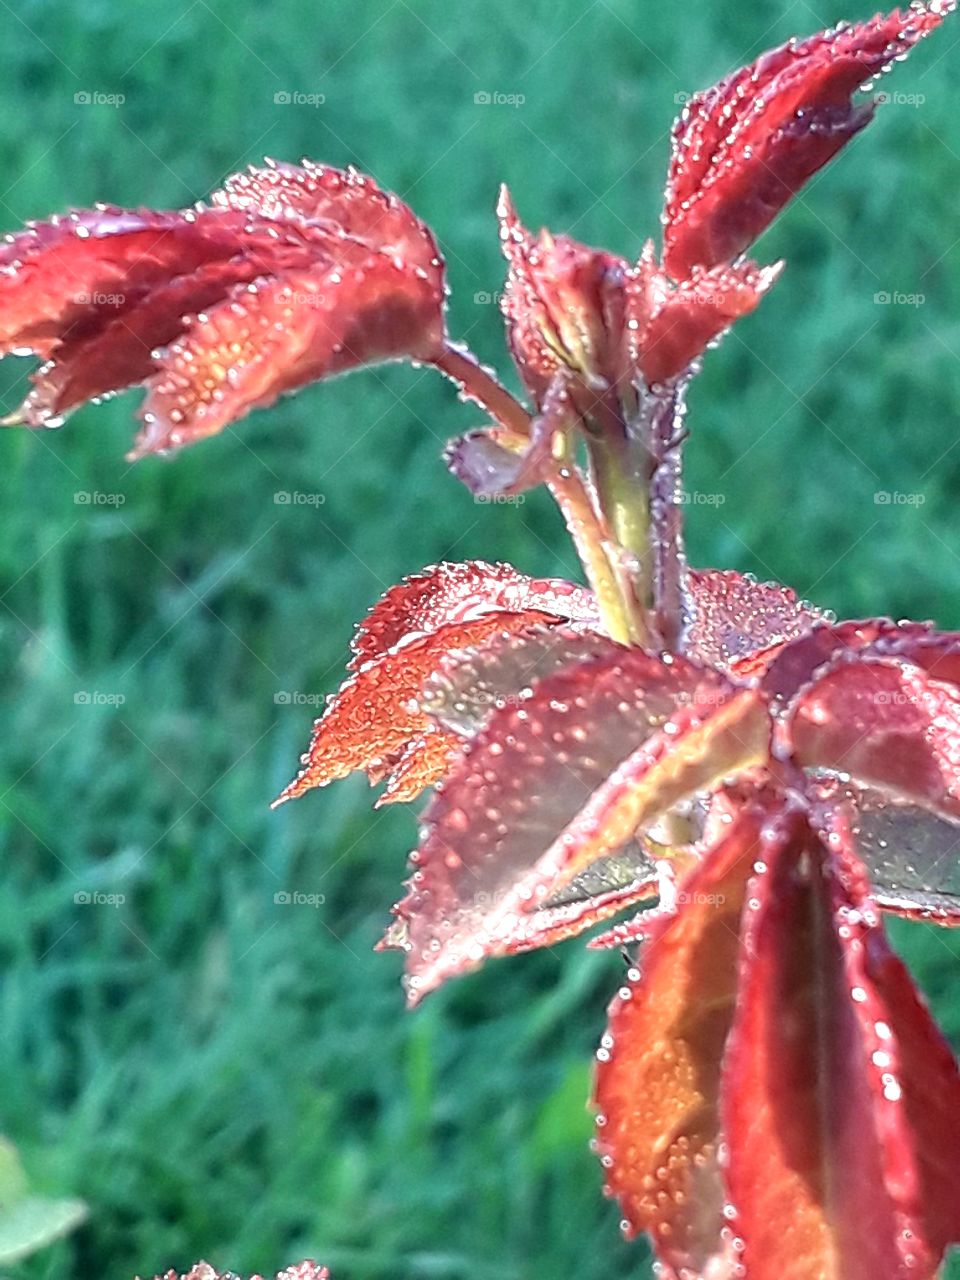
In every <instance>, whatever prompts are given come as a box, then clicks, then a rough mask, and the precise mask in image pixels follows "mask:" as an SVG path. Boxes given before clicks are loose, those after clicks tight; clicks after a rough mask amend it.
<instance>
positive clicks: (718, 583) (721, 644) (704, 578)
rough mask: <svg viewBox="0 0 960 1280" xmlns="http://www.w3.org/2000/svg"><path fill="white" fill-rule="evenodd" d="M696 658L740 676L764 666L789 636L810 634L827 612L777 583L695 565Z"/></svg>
mask: <svg viewBox="0 0 960 1280" xmlns="http://www.w3.org/2000/svg"><path fill="white" fill-rule="evenodd" d="M688 584H689V589H690V593H691V595H692V598H693V622H692V624H691V626H690V631H689V635H688V637H687V640H688V645H689V652H690V654H691V656H692V657H694V658H696V659H697V660H698V661H700V662H703V663H705V664H706V665H707V666H711V667H720V668H721V669H726V670H732V671H733V672H734V673H735V674H737V675H739V676H746V675H751V674H753V673H754V668H755V667H757V668H762V666H765V665H766V663H767V662H768V661H769V660H770V659H771V658H772V656H773V654H774V653H775V652H776V651H777V650H778V649H779V648H780V646H782V645H783V644H784V643H785V642H786V641H788V640H795V639H797V637H799V636H802V635H805V634H806V633H807V632H809V631H810V629H811V628H812V627H814V626H815V625H816V624H817V623H818V622H820V621H822V620H823V619H824V618H825V617H826V615H825V614H823V613H821V612H820V610H819V609H816V608H814V606H813V605H810V604H807V603H806V602H804V601H802V600H798V599H797V595H796V592H794V591H791V590H790V588H789V587H782V586H780V584H779V583H776V582H757V581H756V579H755V578H752V577H750V575H749V574H742V573H735V572H734V571H733V570H730V569H727V570H722V569H699V570H697V569H695V570H692V571H691V573H690V575H689V579H688Z"/></svg>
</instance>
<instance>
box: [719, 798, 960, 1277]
mask: <svg viewBox="0 0 960 1280" xmlns="http://www.w3.org/2000/svg"><path fill="white" fill-rule="evenodd" d="M781 823H786V824H788V830H789V833H790V838H789V840H788V841H787V842H785V843H783V844H782V845H781V846H780V847H779V849H777V850H775V851H772V852H771V854H770V855H768V856H767V857H766V858H765V859H764V864H763V866H762V867H760V868H758V873H757V875H756V877H755V878H754V880H753V881H752V882H751V885H750V888H749V895H748V897H749V902H748V907H747V911H746V913H745V918H744V938H743V946H742V952H741V955H742V960H741V974H740V994H739V997H738V1001H737V1014H736V1019H735V1022H734V1026H733V1029H732V1031H731V1034H730V1039H729V1043H728V1047H727V1052H726V1056H725V1060H724V1068H723V1085H722V1094H723V1105H722V1119H723V1126H724V1132H725V1135H726V1140H727V1148H728V1152H729V1157H728V1165H727V1180H728V1186H729V1190H730V1195H731V1199H732V1202H733V1205H734V1206H735V1209H736V1213H735V1216H733V1217H732V1225H733V1228H734V1230H735V1231H736V1233H737V1235H738V1236H739V1238H740V1240H741V1242H742V1250H743V1265H744V1267H745V1270H746V1272H747V1274H748V1275H749V1276H750V1277H751V1280H784V1278H785V1277H790V1280H820V1278H821V1277H824V1276H836V1277H838V1280H839V1278H840V1277H843V1280H908V1277H917V1280H932V1277H933V1275H934V1272H935V1271H936V1268H937V1265H938V1262H939V1257H940V1253H941V1252H942V1249H943V1247H944V1245H945V1243H946V1242H947V1241H948V1240H951V1239H955V1238H956V1235H957V1232H958V1228H960V1214H958V1207H960V1205H958V1190H957V1188H958V1186H960V1178H958V1160H960V1124H958V1116H960V1082H958V1079H957V1073H956V1067H955V1065H954V1064H953V1061H952V1058H951V1056H950V1054H949V1052H948V1051H947V1050H946V1048H945V1046H944V1045H943V1043H942V1040H941V1039H940V1037H939V1035H938V1033H937V1032H936V1029H935V1028H934V1027H933V1025H932V1023H931V1022H930V1019H929V1015H928V1014H927V1013H926V1011H925V1010H924V1009H923V1008H922V1005H921V1004H920V1003H919V1001H918V999H917V997H916V994H915V992H914V991H913V989H912V985H911V984H910V983H909V979H908V978H907V977H906V975H905V972H904V970H903V969H902V966H900V964H899V961H897V960H896V959H895V958H894V957H893V956H892V955H891V953H890V952H889V950H888V948H887V945H886V941H885V939H884V936H883V931H882V929H881V927H880V925H879V922H878V921H879V917H878V915H877V912H876V909H875V908H874V907H873V904H872V903H871V902H870V900H869V898H868V897H867V896H866V892H865V878H864V875H863V872H862V868H860V867H859V866H858V865H857V864H856V862H855V859H853V857H852V855H851V854H850V852H849V848H847V849H845V848H844V847H843V845H844V842H843V837H842V834H841V832H840V831H839V830H834V831H833V832H832V833H831V835H830V847H831V848H832V849H833V850H834V852H833V853H832V854H831V853H830V852H828V848H827V846H826V845H824V844H823V842H822V841H821V839H820V838H819V837H818V836H817V834H816V833H815V832H814V831H813V830H812V829H811V828H810V826H809V825H808V823H807V819H806V817H805V815H804V814H802V813H801V812H799V811H796V812H795V813H794V814H793V815H792V816H791V817H786V816H785V817H784V818H783V819H781ZM925 1113H926V1114H925Z"/></svg>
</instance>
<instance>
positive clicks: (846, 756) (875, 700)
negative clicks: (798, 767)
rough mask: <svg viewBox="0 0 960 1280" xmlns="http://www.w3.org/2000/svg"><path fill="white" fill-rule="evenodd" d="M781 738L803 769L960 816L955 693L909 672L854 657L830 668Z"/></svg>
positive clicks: (797, 705)
mask: <svg viewBox="0 0 960 1280" xmlns="http://www.w3.org/2000/svg"><path fill="white" fill-rule="evenodd" d="M783 738H784V744H785V746H786V747H788V748H789V750H791V751H792V752H794V753H795V755H796V758H797V760H798V762H799V763H800V764H802V765H804V766H807V767H814V768H824V769H833V770H836V771H838V772H840V773H846V774H850V775H851V776H852V777H854V778H855V779H857V780H858V781H860V782H865V783H867V784H869V785H871V786H876V787H880V788H881V789H883V790H884V791H887V792H890V793H892V794H893V795H895V796H899V797H900V798H902V799H905V800H910V801H913V802H915V803H919V804H923V805H926V806H928V807H929V808H931V809H933V810H934V811H936V812H939V813H942V814H944V815H946V816H947V817H960V692H958V691H957V690H955V689H952V688H951V687H949V686H948V685H945V684H940V683H938V682H937V681H935V680H932V679H931V678H930V677H929V676H927V675H925V674H924V673H923V672H922V671H920V670H919V669H918V668H916V667H910V666H905V665H903V664H902V663H894V662H892V661H888V660H883V659H880V658H877V659H867V658H861V659H859V660H857V661H855V662H848V663H845V664H843V665H841V666H838V667H836V668H834V669H833V670H829V671H828V672H827V673H826V674H825V675H822V676H820V678H819V679H817V680H816V681H814V683H813V684H811V685H809V686H808V687H807V688H806V689H804V690H803V691H802V692H801V693H800V694H799V695H798V697H797V698H796V700H795V702H794V704H793V707H792V709H791V713H790V716H789V719H788V721H787V722H786V725H785V727H784V732H783Z"/></svg>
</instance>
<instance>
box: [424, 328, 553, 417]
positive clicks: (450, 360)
mask: <svg viewBox="0 0 960 1280" xmlns="http://www.w3.org/2000/svg"><path fill="white" fill-rule="evenodd" d="M432 363H433V364H434V365H436V367H437V368H438V369H439V370H440V371H441V373H445V374H446V375H447V377H448V378H450V379H451V381H453V382H455V383H456V384H457V386H458V387H459V388H460V395H461V396H462V397H463V399H464V400H472V401H473V403H474V404H478V405H480V407H481V408H482V409H485V410H486V411H487V413H489V414H491V415H492V416H493V417H494V418H496V420H497V422H499V423H500V425H501V426H503V427H506V429H507V430H508V431H513V432H515V433H516V434H517V435H519V436H526V435H529V433H530V414H529V413H528V412H527V410H526V409H525V408H524V407H523V405H522V404H521V403H520V401H519V400H517V399H516V397H515V396H513V395H511V394H510V392H509V391H508V390H507V389H506V387H505V386H503V384H502V383H501V382H499V381H498V379H497V377H496V374H494V372H493V370H492V369H488V368H487V367H486V366H485V365H482V364H481V363H480V361H479V360H478V359H477V358H476V356H475V355H474V354H473V352H472V351H469V350H468V349H467V348H466V347H461V346H454V345H453V344H452V343H447V345H446V346H445V347H444V349H443V351H442V352H441V353H440V355H439V356H437V357H436V358H435V359H434V360H433V362H432Z"/></svg>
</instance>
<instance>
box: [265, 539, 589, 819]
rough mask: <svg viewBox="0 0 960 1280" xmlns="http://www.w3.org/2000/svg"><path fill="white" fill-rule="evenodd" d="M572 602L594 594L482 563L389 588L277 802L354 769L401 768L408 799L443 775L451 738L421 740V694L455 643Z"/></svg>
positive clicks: (579, 604) (537, 619)
mask: <svg viewBox="0 0 960 1280" xmlns="http://www.w3.org/2000/svg"><path fill="white" fill-rule="evenodd" d="M565 604H569V607H570V608H572V609H573V610H574V611H576V610H578V609H581V608H582V609H589V607H590V605H589V595H588V593H585V592H583V591H581V590H579V589H578V588H576V587H574V586H572V584H570V583H566V582H559V583H554V582H551V581H548V580H539V581H538V580H537V579H533V578H524V577H523V575H522V574H519V573H517V572H516V570H514V569H511V568H510V567H509V566H508V565H486V564H483V563H481V562H474V563H471V564H466V565H439V566H437V567H436V568H434V569H428V570H427V571H426V572H425V573H423V574H420V575H418V576H417V577H414V578H410V579H408V580H407V581H406V582H404V583H401V584H400V585H399V586H397V587H394V588H392V590H390V591H388V592H387V593H386V595H385V596H384V597H383V598H382V599H381V601H380V602H379V604H377V605H376V606H375V607H374V609H373V610H372V612H371V613H370V615H369V616H368V617H367V619H366V620H365V622H364V623H363V624H361V626H360V629H359V631H358V633H357V636H356V638H355V640H354V654H355V656H354V659H353V663H352V666H353V669H354V674H353V675H352V676H351V677H350V679H349V680H347V682H346V683H345V684H344V685H343V686H342V688H341V689H340V691H339V693H337V694H336V696H335V697H334V698H333V699H332V700H331V701H330V703H329V705H328V707H327V710H326V712H325V713H324V715H323V716H322V717H321V718H320V719H319V720H318V721H317V722H316V725H315V726H314V734H313V741H312V742H311V744H310V749H309V751H308V752H307V755H306V756H305V757H304V758H303V759H304V766H305V767H304V768H303V769H302V770H301V771H300V774H299V775H298V777H297V778H296V780H295V781H294V782H292V783H291V784H290V785H289V786H288V787H287V788H286V789H285V791H284V792H283V793H282V795H281V796H280V797H279V801H278V803H279V802H280V801H283V800H289V799H292V798H293V797H294V796H299V795H302V794H303V792H305V791H308V790H309V789H310V788H311V787H322V786H326V785H327V783H329V782H333V781H334V780H335V779H337V778H343V777H346V775H347V774H348V773H351V772H353V771H354V770H355V769H361V770H363V771H365V772H366V773H367V774H368V775H370V777H371V781H373V780H377V779H379V778H381V777H383V776H384V775H385V774H386V773H388V772H389V771H390V770H391V769H396V770H398V771H399V772H398V774H395V775H394V777H393V779H392V781H391V783H390V785H389V787H388V791H387V794H386V796H385V797H384V798H385V800H387V801H389V800H398V799H411V798H412V797H413V795H415V794H417V793H418V792H419V790H420V789H421V788H422V787H423V786H427V785H430V784H431V783H432V782H435V781H437V779H438V776H439V775H438V770H439V768H440V767H441V764H442V763H445V762H446V760H447V758H448V755H449V752H448V751H447V750H446V747H450V745H451V741H450V739H446V742H445V743H443V742H440V741H438V740H437V739H436V738H435V737H431V738H429V739H428V740H426V741H423V739H424V735H425V734H428V733H429V732H430V731H431V729H432V727H433V726H432V725H431V722H430V720H429V718H428V717H427V716H426V715H425V714H424V713H423V712H422V711H421V710H420V709H419V707H418V706H417V705H416V701H415V700H416V699H417V697H418V695H419V693H420V691H421V689H422V688H423V685H424V683H425V681H426V680H427V678H428V677H429V676H430V675H431V674H432V673H433V672H434V671H435V670H436V669H437V667H438V666H439V664H440V661H441V659H442V658H443V657H444V655H445V654H448V653H450V652H452V651H454V650H458V649H469V648H473V647H475V646H477V645H479V644H480V643H482V642H483V641H484V640H486V639H487V638H489V637H491V636H495V635H499V634H501V633H502V632H505V631H522V630H525V629H527V628H529V627H535V626H543V625H550V624H551V623H555V622H559V621H563V620H565V618H564V615H563V612H562V610H563V609H564V607H565ZM404 753H406V754H404Z"/></svg>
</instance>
